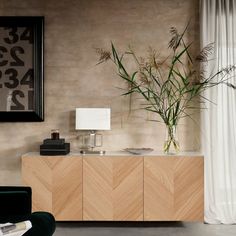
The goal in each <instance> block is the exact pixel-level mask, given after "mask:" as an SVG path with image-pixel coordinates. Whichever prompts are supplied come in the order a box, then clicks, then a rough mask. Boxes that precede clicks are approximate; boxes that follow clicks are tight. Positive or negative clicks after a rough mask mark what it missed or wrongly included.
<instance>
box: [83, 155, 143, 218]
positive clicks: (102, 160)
mask: <svg viewBox="0 0 236 236" xmlns="http://www.w3.org/2000/svg"><path fill="white" fill-rule="evenodd" d="M83 220H114V221H142V220H143V158H142V157H85V158H84V159H83Z"/></svg>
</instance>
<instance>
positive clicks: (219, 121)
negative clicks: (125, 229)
mask: <svg viewBox="0 0 236 236" xmlns="http://www.w3.org/2000/svg"><path fill="white" fill-rule="evenodd" d="M200 15H201V22H200V26H201V30H200V31H201V35H200V37H201V47H204V46H206V45H207V44H209V43H212V42H214V43H215V53H214V56H213V60H211V61H210V62H208V64H207V67H206V71H205V73H206V76H208V75H210V74H211V73H214V72H216V71H217V70H220V69H222V68H224V67H226V66H229V65H235V64H236V0H201V2H200ZM235 81H236V78H235V73H232V74H231V77H230V78H229V82H232V83H233V84H236V83H235ZM204 96H205V97H206V98H207V99H209V100H210V101H211V102H206V105H205V106H206V107H207V109H204V110H202V121H201V122H202V148H203V150H202V151H203V154H204V156H205V221H206V222H207V223H212V224H218V223H223V224H233V223H236V90H234V89H232V88H229V87H227V86H225V85H220V86H217V87H214V88H211V89H210V90H208V91H206V93H205V94H204Z"/></svg>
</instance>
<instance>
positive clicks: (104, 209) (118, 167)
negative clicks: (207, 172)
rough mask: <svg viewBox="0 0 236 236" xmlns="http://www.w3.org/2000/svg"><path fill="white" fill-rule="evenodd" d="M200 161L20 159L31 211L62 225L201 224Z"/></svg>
mask: <svg viewBox="0 0 236 236" xmlns="http://www.w3.org/2000/svg"><path fill="white" fill-rule="evenodd" d="M203 165H204V160H203V157H202V156H196V155H195V156H171V157H170V156H168V157H167V156H160V155H159V156H158V155H157V156H154V155H153V156H145V157H142V156H135V155H134V156H129V155H127V156H124V155H123V156H118V155H116V156H112V155H109V156H106V155H105V156H87V155H85V156H81V155H79V154H70V155H67V156H53V157H52V156H51V157H50V156H40V155H39V154H26V155H24V156H23V157H22V179H23V184H24V185H28V186H31V187H32V193H33V194H32V200H33V211H49V212H51V213H52V214H53V215H54V216H55V218H56V220H58V221H81V220H84V221H143V220H144V221H203V212H204V210H203V206H204V200H203V198H204V192H203V191H204V190H203V189H204V183H203V179H204V174H203V170H204V167H203Z"/></svg>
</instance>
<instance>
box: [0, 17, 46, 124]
mask: <svg viewBox="0 0 236 236" xmlns="http://www.w3.org/2000/svg"><path fill="white" fill-rule="evenodd" d="M43 30H44V18H43V17H38V16H37V17H33V16H32V17H28V16H26V17H18V16H12V17H10V16H9V17H8V16H7V17H0V121H4V122H11V121H15V122H17V121H43V120H44V102H43V76H44V71H43V37H44V35H43Z"/></svg>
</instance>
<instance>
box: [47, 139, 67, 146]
mask: <svg viewBox="0 0 236 236" xmlns="http://www.w3.org/2000/svg"><path fill="white" fill-rule="evenodd" d="M43 144H50V145H61V144H65V139H64V138H60V139H50V138H47V139H44V140H43Z"/></svg>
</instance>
